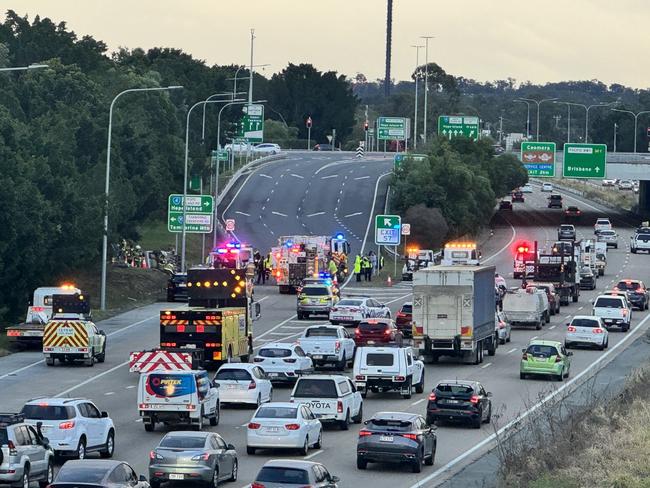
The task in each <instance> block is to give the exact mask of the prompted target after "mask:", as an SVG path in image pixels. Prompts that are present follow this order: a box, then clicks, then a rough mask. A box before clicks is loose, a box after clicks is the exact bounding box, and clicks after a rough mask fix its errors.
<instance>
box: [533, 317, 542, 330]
mask: <svg viewBox="0 0 650 488" xmlns="http://www.w3.org/2000/svg"><path fill="white" fill-rule="evenodd" d="M542 325H544V320H543V319H542V320H540V321H539V322H538V323H537V325H536V326H535V329H536V330H542Z"/></svg>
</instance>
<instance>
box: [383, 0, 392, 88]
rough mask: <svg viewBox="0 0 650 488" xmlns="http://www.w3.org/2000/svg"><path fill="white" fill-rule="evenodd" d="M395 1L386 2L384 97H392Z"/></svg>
mask: <svg viewBox="0 0 650 488" xmlns="http://www.w3.org/2000/svg"><path fill="white" fill-rule="evenodd" d="M392 48H393V0H387V2H386V72H385V74H384V96H385V97H388V96H389V95H390V63H391V58H392V51H393V49H392Z"/></svg>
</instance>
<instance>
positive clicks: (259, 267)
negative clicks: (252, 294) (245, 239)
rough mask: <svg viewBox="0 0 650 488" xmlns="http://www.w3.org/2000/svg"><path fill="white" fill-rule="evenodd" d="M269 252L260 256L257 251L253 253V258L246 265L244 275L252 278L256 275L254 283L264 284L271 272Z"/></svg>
mask: <svg viewBox="0 0 650 488" xmlns="http://www.w3.org/2000/svg"><path fill="white" fill-rule="evenodd" d="M271 267H272V265H271V253H268V254H267V255H266V256H262V255H261V254H260V252H259V251H255V254H253V260H252V261H249V262H248V264H247V265H246V277H247V278H249V279H250V280H253V279H254V278H255V277H257V280H256V283H257V284H258V285H264V284H265V283H266V280H268V279H269V276H270V274H271Z"/></svg>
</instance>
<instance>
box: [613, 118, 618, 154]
mask: <svg viewBox="0 0 650 488" xmlns="http://www.w3.org/2000/svg"><path fill="white" fill-rule="evenodd" d="M616 129H618V124H617V123H616V122H614V152H616Z"/></svg>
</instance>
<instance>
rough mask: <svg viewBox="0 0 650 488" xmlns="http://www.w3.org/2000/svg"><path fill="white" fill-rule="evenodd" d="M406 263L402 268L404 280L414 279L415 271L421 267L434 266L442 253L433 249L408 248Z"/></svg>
mask: <svg viewBox="0 0 650 488" xmlns="http://www.w3.org/2000/svg"><path fill="white" fill-rule="evenodd" d="M407 252H408V254H407V255H406V263H405V264H404V266H403V268H402V281H413V273H414V272H416V271H417V270H419V269H422V268H427V267H429V266H433V265H434V264H435V263H436V260H437V259H438V258H439V257H440V253H439V252H438V253H434V252H433V250H431V249H418V248H409V249H408V250H407Z"/></svg>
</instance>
